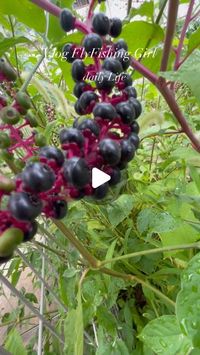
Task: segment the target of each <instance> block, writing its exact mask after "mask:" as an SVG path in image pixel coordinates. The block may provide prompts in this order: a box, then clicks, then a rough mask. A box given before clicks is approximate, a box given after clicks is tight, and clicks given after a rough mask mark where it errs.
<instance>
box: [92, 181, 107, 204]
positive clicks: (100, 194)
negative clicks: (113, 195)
mask: <svg viewBox="0 0 200 355" xmlns="http://www.w3.org/2000/svg"><path fill="white" fill-rule="evenodd" d="M108 190H109V184H108V183H105V184H103V185H101V186H99V187H97V189H95V190H94V194H93V197H94V198H95V199H96V200H102V199H103V198H105V197H106V195H107V193H108Z"/></svg>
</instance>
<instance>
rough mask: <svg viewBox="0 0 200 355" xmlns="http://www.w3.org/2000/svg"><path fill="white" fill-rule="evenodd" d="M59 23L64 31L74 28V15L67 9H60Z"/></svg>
mask: <svg viewBox="0 0 200 355" xmlns="http://www.w3.org/2000/svg"><path fill="white" fill-rule="evenodd" d="M60 25H61V27H62V29H63V30H64V31H65V32H69V31H71V30H74V27H75V17H74V16H73V15H72V13H71V11H70V10H68V9H63V10H62V12H61V14H60Z"/></svg>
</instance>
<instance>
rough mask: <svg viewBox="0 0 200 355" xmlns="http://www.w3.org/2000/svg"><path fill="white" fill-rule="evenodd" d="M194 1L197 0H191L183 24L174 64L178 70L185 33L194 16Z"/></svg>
mask: <svg viewBox="0 0 200 355" xmlns="http://www.w3.org/2000/svg"><path fill="white" fill-rule="evenodd" d="M194 3H195V0H190V4H189V6H188V11H187V15H186V18H185V22H184V25H183V28H182V31H181V37H180V41H179V45H178V48H177V53H176V60H175V64H174V70H177V69H178V68H179V66H180V58H181V52H182V49H183V43H184V39H185V35H186V32H187V29H188V25H189V23H190V21H191V16H192V10H193V7H194Z"/></svg>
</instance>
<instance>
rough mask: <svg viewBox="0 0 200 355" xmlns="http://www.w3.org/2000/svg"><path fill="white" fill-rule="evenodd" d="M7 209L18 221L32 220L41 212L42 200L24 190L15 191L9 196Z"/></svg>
mask: <svg viewBox="0 0 200 355" xmlns="http://www.w3.org/2000/svg"><path fill="white" fill-rule="evenodd" d="M9 210H10V212H11V214H12V216H13V217H15V218H16V219H18V220H20V221H33V220H34V219H35V218H36V217H38V216H39V214H40V213H41V212H42V201H41V200H40V199H39V198H38V197H37V196H32V195H31V194H29V193H26V192H16V193H14V194H12V195H11V196H10V199H9Z"/></svg>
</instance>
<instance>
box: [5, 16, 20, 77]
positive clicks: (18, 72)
mask: <svg viewBox="0 0 200 355" xmlns="http://www.w3.org/2000/svg"><path fill="white" fill-rule="evenodd" d="M8 19H9V22H10V27H11V31H12V36H13V38H15V31H14V26H13V22H12V17H11V16H8ZM14 52H15V62H16V68H17V74H18V78H19V79H20V81H22V80H21V76H20V71H19V62H18V56H17V48H16V45H14Z"/></svg>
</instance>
